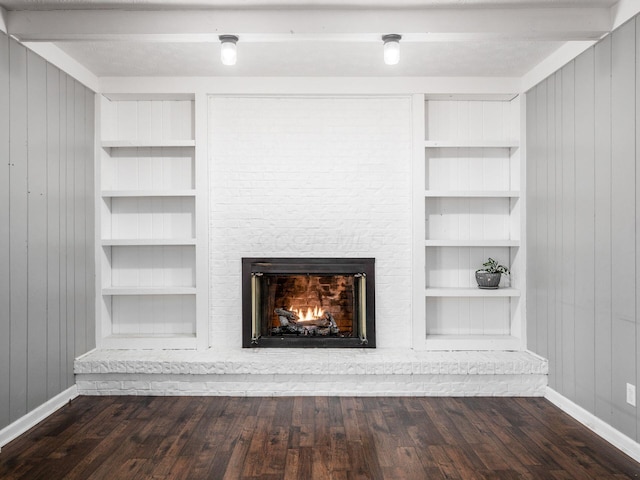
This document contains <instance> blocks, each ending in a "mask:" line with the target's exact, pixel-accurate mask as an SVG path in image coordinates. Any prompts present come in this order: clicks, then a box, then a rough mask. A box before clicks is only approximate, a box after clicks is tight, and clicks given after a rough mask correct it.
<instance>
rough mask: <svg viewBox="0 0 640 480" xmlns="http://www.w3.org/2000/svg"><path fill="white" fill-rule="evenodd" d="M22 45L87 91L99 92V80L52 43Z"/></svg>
mask: <svg viewBox="0 0 640 480" xmlns="http://www.w3.org/2000/svg"><path fill="white" fill-rule="evenodd" d="M23 45H24V46H25V47H27V48H28V49H29V50H31V51H32V52H35V53H37V54H38V55H40V56H41V57H42V58H44V59H45V60H46V61H47V62H49V63H51V64H53V65H55V66H56V67H58V68H59V69H60V70H62V71H64V72H65V73H67V74H68V75H70V76H71V77H73V78H75V79H76V80H77V81H79V82H80V83H82V84H83V85H84V86H85V87H87V88H88V89H90V90H93V91H94V92H99V91H100V80H99V79H98V77H97V76H95V75H94V74H93V73H92V72H90V71H89V70H88V69H87V68H86V67H85V66H84V65H82V64H81V63H79V62H78V61H76V60H75V59H74V58H72V57H70V56H69V55H67V54H66V53H65V52H64V51H62V50H61V49H60V48H58V47H57V46H55V45H54V44H53V43H47V42H38V43H34V42H24V43H23Z"/></svg>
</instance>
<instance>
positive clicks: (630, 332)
mask: <svg viewBox="0 0 640 480" xmlns="http://www.w3.org/2000/svg"><path fill="white" fill-rule="evenodd" d="M635 114H636V112H635V23H634V22H629V23H626V24H625V25H623V26H622V27H621V28H620V29H618V30H617V31H616V32H614V33H613V34H612V51H611V157H612V172H611V180H612V181H611V190H612V209H611V238H612V244H613V245H614V248H613V253H612V261H611V265H612V268H613V271H614V272H615V275H613V277H612V292H613V295H612V301H613V337H612V339H613V350H612V351H613V369H612V374H613V375H612V378H613V426H614V427H616V428H617V429H619V430H620V431H622V432H623V433H625V434H626V435H628V436H630V437H632V438H635V435H636V419H635V408H633V407H631V406H630V405H628V404H627V403H626V383H627V382H628V383H634V382H635V381H636V371H635V370H636V369H635V365H636V346H635V341H636V323H635V322H636V320H635V316H636V308H635V307H636V285H635V275H636V271H635V267H636V258H635V249H636V241H635V217H636V214H635V206H636V198H635V197H636V195H635V187H636V185H635V180H636V178H635V176H636V173H635Z"/></svg>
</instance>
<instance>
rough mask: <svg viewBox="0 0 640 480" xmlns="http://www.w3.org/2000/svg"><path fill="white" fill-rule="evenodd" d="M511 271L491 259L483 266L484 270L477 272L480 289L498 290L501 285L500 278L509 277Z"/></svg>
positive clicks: (480, 269)
mask: <svg viewBox="0 0 640 480" xmlns="http://www.w3.org/2000/svg"><path fill="white" fill-rule="evenodd" d="M509 273H510V272H509V269H508V268H507V267H505V266H504V265H499V264H498V262H497V261H495V260H494V259H493V258H489V259H488V260H487V261H486V262H484V263H483V264H482V268H479V269H478V270H476V281H477V282H478V288H490V289H496V288H498V285H500V277H502V275H503V274H504V275H509Z"/></svg>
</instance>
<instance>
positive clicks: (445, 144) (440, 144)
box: [424, 140, 519, 148]
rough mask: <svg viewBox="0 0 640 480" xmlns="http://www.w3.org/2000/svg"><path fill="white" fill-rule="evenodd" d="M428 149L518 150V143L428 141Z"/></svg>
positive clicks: (426, 144) (426, 143)
mask: <svg viewBox="0 0 640 480" xmlns="http://www.w3.org/2000/svg"><path fill="white" fill-rule="evenodd" d="M424 146H425V147H426V148H518V147H519V144H518V142H517V141H502V140H496V141H492V140H475V141H467V142H458V141H451V140H426V141H425V142H424Z"/></svg>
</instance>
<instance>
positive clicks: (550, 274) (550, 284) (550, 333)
mask: <svg viewBox="0 0 640 480" xmlns="http://www.w3.org/2000/svg"><path fill="white" fill-rule="evenodd" d="M555 98H556V79H555V76H552V77H549V79H548V81H547V148H546V151H547V152H548V153H547V178H546V179H545V180H546V182H547V202H546V203H547V212H546V219H547V221H548V225H547V253H546V255H545V257H546V258H545V259H544V260H545V261H543V265H544V268H545V276H544V278H546V289H547V311H546V315H547V318H548V321H547V322H546V323H547V328H546V342H547V353H546V357H547V358H548V359H549V376H550V377H552V378H553V379H554V382H555V378H556V370H555V369H556V367H557V361H556V359H557V352H556V348H557V340H556V335H555V333H556V328H557V325H556V299H557V293H558V292H557V290H558V285H557V274H556V272H555V265H556V264H557V262H558V260H559V258H561V257H559V255H558V252H557V246H556V237H555V234H554V226H555V222H556V209H557V207H556V200H557V195H556V168H557V166H556V155H555V151H556V150H555V145H556V136H557V135H556V130H557V124H556V110H555ZM544 287H545V286H544V285H541V287H540V288H544ZM551 384H552V386H553V385H554V384H553V383H551Z"/></svg>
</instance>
